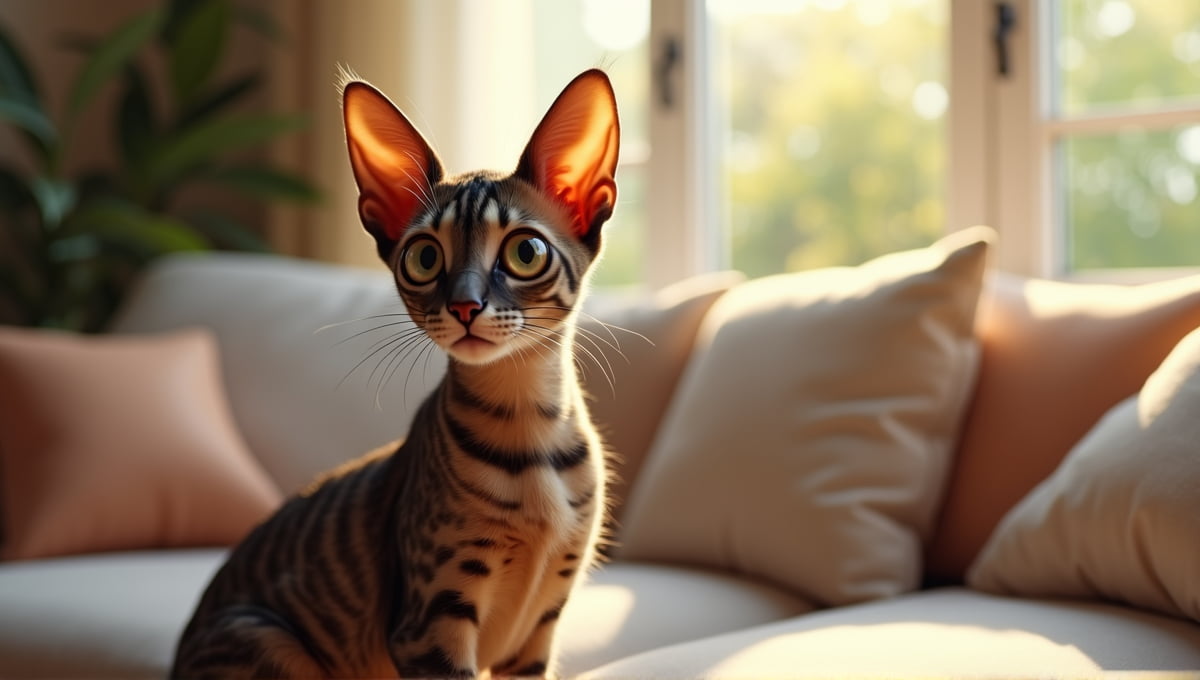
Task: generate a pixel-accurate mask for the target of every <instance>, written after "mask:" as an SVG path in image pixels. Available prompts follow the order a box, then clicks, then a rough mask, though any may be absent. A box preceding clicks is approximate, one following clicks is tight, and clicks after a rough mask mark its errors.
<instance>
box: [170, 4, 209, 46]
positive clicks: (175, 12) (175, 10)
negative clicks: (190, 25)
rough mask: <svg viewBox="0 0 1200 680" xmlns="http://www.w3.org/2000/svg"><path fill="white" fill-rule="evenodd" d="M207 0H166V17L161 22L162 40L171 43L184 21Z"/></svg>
mask: <svg viewBox="0 0 1200 680" xmlns="http://www.w3.org/2000/svg"><path fill="white" fill-rule="evenodd" d="M204 2H207V0H167V9H166V17H165V18H164V19H163V23H162V41H163V43H164V44H168V45H169V44H171V43H172V42H174V41H175V38H177V37H178V36H179V29H180V27H181V26H183V23H184V21H185V20H186V19H187V18H188V17H189V16H190V15H191V14H192V12H193V11H195V9H196V8H197V7H199V6H200V5H201V4H203V3H204Z"/></svg>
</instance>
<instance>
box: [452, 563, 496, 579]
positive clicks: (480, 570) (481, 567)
mask: <svg viewBox="0 0 1200 680" xmlns="http://www.w3.org/2000/svg"><path fill="white" fill-rule="evenodd" d="M458 568H459V569H460V570H462V572H463V573H464V574H470V575H471V576H488V575H489V574H491V573H492V570H491V569H489V568H488V565H487V564H486V563H485V562H483V561H482V560H463V561H462V562H460V563H459V565H458Z"/></svg>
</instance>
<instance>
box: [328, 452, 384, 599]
mask: <svg viewBox="0 0 1200 680" xmlns="http://www.w3.org/2000/svg"><path fill="white" fill-rule="evenodd" d="M378 470H379V468H378V467H376V468H374V469H372V470H371V473H370V474H362V475H360V476H357V477H356V478H355V480H354V486H353V487H352V488H351V489H350V490H349V491H347V493H349V494H351V497H352V498H355V499H356V500H357V505H355V506H354V507H353V508H351V509H350V510H349V511H348V512H343V513H342V514H341V515H340V516H339V517H338V525H337V526H338V531H337V552H338V555H340V556H341V558H342V565H343V566H344V567H345V569H346V578H347V580H348V582H349V584H350V587H351V588H352V589H353V590H354V595H355V597H356V600H357V609H358V612H359V614H358V615H361V614H362V611H363V610H364V609H365V608H366V604H367V603H366V593H367V592H370V591H371V590H372V587H371V584H369V583H368V582H367V581H368V579H370V578H371V574H370V572H369V570H368V564H370V557H369V555H368V554H367V553H366V550H365V548H366V546H367V545H370V544H371V543H372V541H371V540H370V539H369V538H368V537H366V536H363V534H362V532H363V526H362V522H361V521H356V520H361V519H362V517H363V515H364V514H365V513H366V508H368V507H372V506H371V505H370V504H369V503H368V500H367V498H366V496H367V495H368V489H369V487H370V486H371V482H372V481H373V479H372V478H373V477H374V476H375V475H376V474H378V472H377V471H378ZM356 618H357V616H356Z"/></svg>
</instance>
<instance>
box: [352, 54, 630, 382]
mask: <svg viewBox="0 0 1200 680" xmlns="http://www.w3.org/2000/svg"><path fill="white" fill-rule="evenodd" d="M343 115H344V117H345V125H346V142H347V146H348V147H349V152H350V164H351V166H352V167H353V169H354V179H355V181H356V182H357V183H358V189H359V198H358V213H359V217H360V218H361V220H362V223H363V227H365V228H366V230H367V232H369V233H370V234H371V236H373V237H374V238H375V243H376V245H377V247H378V250H379V256H380V257H381V258H383V260H384V261H385V262H386V263H387V264H388V266H389V267H391V269H392V272H393V274H394V277H395V280H396V286H397V288H398V289H399V291H400V296H401V298H403V300H404V302H405V304H406V305H407V306H408V310H409V313H410V314H411V315H412V317H413V320H414V321H415V322H416V323H417V324H418V325H419V326H421V327H422V328H423V329H424V330H425V332H426V333H427V334H428V335H429V337H430V338H432V339H433V341H434V342H436V343H437V344H438V345H439V346H440V347H441V348H442V349H444V350H445V351H446V352H447V353H448V354H449V355H450V356H451V357H453V358H455V359H457V360H459V361H462V362H465V363H471V364H482V363H488V362H491V361H495V360H496V359H499V358H501V357H504V356H508V355H510V354H513V353H514V352H518V351H521V350H525V349H528V350H530V351H533V352H536V351H538V347H539V346H544V345H547V344H549V345H553V344H554V343H556V342H560V341H561V338H562V331H563V327H564V324H566V323H569V322H570V321H569V317H570V315H571V312H572V311H573V310H574V308H575V304H576V303H577V302H578V300H579V298H580V296H581V294H582V292H583V287H584V283H585V280H586V275H587V273H588V270H589V269H590V268H591V265H592V263H593V262H594V261H595V259H596V256H597V254H598V253H599V251H600V243H601V236H600V230H601V226H602V225H603V224H604V222H605V221H606V220H608V218H609V217H610V216H611V215H612V211H613V207H614V205H615V204H616V198H617V187H616V183H615V182H614V180H613V176H614V173H615V172H616V168H617V148H618V144H619V139H620V128H619V124H618V121H617V107H616V99H615V98H614V96H613V91H612V86H611V84H610V83H609V81H608V77H607V76H605V75H604V73H603V72H601V71H597V70H592V71H587V72H585V73H583V74H581V75H580V76H578V77H577V78H575V80H573V81H571V83H570V84H569V85H567V87H566V89H564V90H563V92H562V94H560V95H559V96H558V99H556V100H555V102H554V104H553V105H552V106H551V107H550V110H549V111H548V112H547V113H546V115H545V117H544V118H543V119H542V122H541V123H540V124H539V125H538V127H537V129H536V130H534V133H533V137H532V138H531V139H530V140H529V143H528V145H527V146H526V147H525V151H524V152H523V153H522V154H521V158H520V161H519V163H518V164H517V169H516V170H515V171H513V172H512V173H511V174H508V175H505V174H501V173H495V172H475V173H467V174H463V175H458V176H456V177H445V176H444V173H443V170H442V164H441V162H440V161H439V160H438V158H437V155H436V154H435V153H434V152H433V150H432V149H431V148H430V147H429V145H428V144H427V143H426V142H425V140H424V138H422V137H421V134H420V133H419V132H417V130H416V128H415V127H413V125H412V124H411V123H409V121H408V119H406V118H405V117H404V115H403V114H401V113H400V111H399V110H397V109H396V107H395V106H393V105H392V103H391V102H389V101H388V99H387V98H386V97H384V96H383V95H382V94H380V93H379V92H378V91H377V90H375V89H374V88H372V87H371V86H370V85H367V84H366V83H362V82H351V83H350V84H348V85H347V86H346V88H345V91H344V93H343Z"/></svg>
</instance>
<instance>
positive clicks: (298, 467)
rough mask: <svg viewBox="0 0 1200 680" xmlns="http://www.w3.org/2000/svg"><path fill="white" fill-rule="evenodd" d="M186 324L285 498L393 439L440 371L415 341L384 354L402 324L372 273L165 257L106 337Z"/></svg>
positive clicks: (260, 260) (391, 295)
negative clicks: (217, 351)
mask: <svg viewBox="0 0 1200 680" xmlns="http://www.w3.org/2000/svg"><path fill="white" fill-rule="evenodd" d="M330 324H342V325H337V326H330ZM195 325H201V326H205V327H207V328H209V329H211V330H212V331H213V333H214V334H215V335H216V337H217V340H218V342H219V343H220V346H221V357H222V368H223V372H224V377H225V384H226V385H227V389H228V393H229V401H230V404H231V405H232V407H233V412H234V416H235V418H236V419H237V422H238V424H239V425H240V427H241V430H242V432H243V434H244V435H245V437H246V441H247V443H249V445H250V449H251V450H252V451H253V452H254V454H255V455H256V456H257V457H258V458H259V460H260V461H262V464H263V467H265V468H266V470H267V471H268V472H269V473H270V474H271V476H272V477H274V479H275V480H276V481H277V482H278V483H279V486H280V488H282V489H283V490H284V491H285V492H287V493H290V492H293V491H296V490H298V489H300V488H302V487H303V486H305V485H306V484H308V483H309V482H310V481H311V480H312V479H313V477H314V476H316V474H317V473H319V472H322V471H324V470H327V469H329V468H332V467H334V466H336V465H338V464H340V463H342V462H344V461H346V460H348V459H351V458H356V457H358V456H359V455H362V454H363V453H365V452H367V451H369V450H371V449H374V448H376V447H378V446H380V445H383V444H386V443H387V442H389V441H392V440H394V439H396V438H399V437H402V436H404V434H405V433H406V432H407V431H408V426H409V422H410V421H411V419H412V413H413V412H414V411H416V409H417V407H418V406H420V404H421V400H422V399H423V398H424V397H425V394H427V393H428V392H429V390H430V389H432V387H433V385H435V384H436V383H437V381H438V380H439V379H440V378H441V375H442V373H443V371H444V369H445V357H444V356H443V355H442V353H441V352H437V351H425V349H426V347H427V345H424V344H422V345H421V346H419V347H413V348H412V349H413V350H414V351H411V352H408V353H407V354H403V353H401V354H393V353H392V351H391V350H392V349H393V348H397V349H402V348H400V347H399V346H398V345H396V344H387V343H388V342H389V341H391V340H394V339H397V338H398V335H397V333H400V332H403V330H404V329H406V328H410V326H409V325H408V321H407V315H405V314H404V306H403V304H402V303H401V302H400V299H399V297H398V296H397V295H396V292H395V287H394V285H393V284H392V282H391V280H390V279H389V278H388V277H387V275H386V274H382V273H380V272H372V271H365V270H357V269H349V268H344V267H334V266H330V265H323V264H318V263H313V262H305V261H302V260H293V259H289V258H284V257H273V256H262V255H248V254H233V253H229V254H221V255H181V256H176V257H171V258H165V259H163V260H161V261H160V262H159V263H158V264H157V265H155V266H154V267H153V268H152V269H151V270H150V271H149V272H148V273H147V274H146V276H144V277H143V279H142V280H141V282H140V283H139V285H138V286H137V288H136V289H135V290H134V292H133V293H132V294H131V296H130V299H129V300H128V301H127V304H126V305H125V307H124V309H123V310H122V312H121V314H120V315H119V316H118V318H117V320H116V322H115V323H114V327H113V329H112V330H113V331H115V332H120V333H130V332H156V331H164V330H170V329H175V328H180V327H184V326H195ZM393 358H397V359H399V358H403V359H405V360H406V363H405V364H404V365H400V364H398V363H392V362H391V360H392V359H393Z"/></svg>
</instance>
